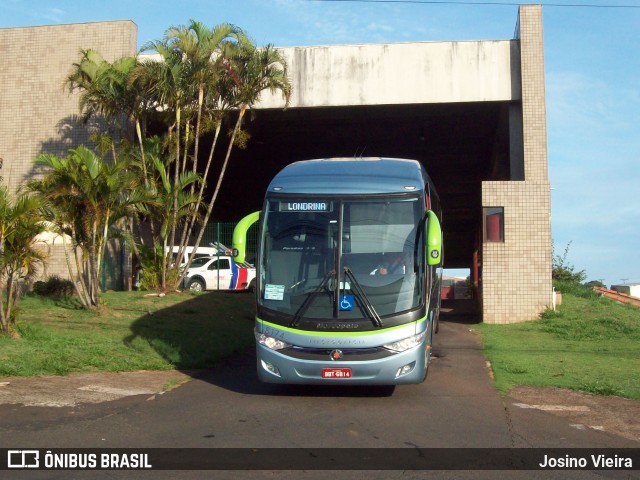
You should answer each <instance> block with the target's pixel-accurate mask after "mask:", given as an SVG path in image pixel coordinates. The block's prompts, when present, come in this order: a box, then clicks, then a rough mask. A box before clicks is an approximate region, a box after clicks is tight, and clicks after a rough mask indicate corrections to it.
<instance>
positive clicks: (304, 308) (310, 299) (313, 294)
mask: <svg viewBox="0 0 640 480" xmlns="http://www.w3.org/2000/svg"><path fill="white" fill-rule="evenodd" d="M335 276H336V272H335V270H331V271H330V272H327V274H326V275H325V276H324V277H323V278H322V281H321V282H320V284H319V285H318V286H317V287H316V288H315V289H314V290H313V291H312V292H311V293H309V295H307V298H305V299H304V302H302V305H300V307H299V308H298V310H297V311H296V313H295V315H294V316H293V320H291V322H289V326H290V327H295V326H296V325H297V323H298V322H299V321H300V319H301V318H302V315H304V312H306V311H307V308H309V307H310V306H311V304H312V303H313V301H314V300H315V298H316V296H317V295H318V294H319V293H321V292H322V290H324V288H325V286H326V285H327V283H328V282H329V280H330V279H331V278H333V277H335Z"/></svg>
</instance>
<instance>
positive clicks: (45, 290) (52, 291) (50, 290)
mask: <svg viewBox="0 0 640 480" xmlns="http://www.w3.org/2000/svg"><path fill="white" fill-rule="evenodd" d="M74 292H75V288H74V287H73V282H72V281H71V280H69V279H67V278H62V277H60V276H58V275H51V276H50V277H49V278H47V280H46V281H44V282H43V281H38V282H35V283H34V284H33V293H35V294H36V295H40V296H43V297H70V296H72V295H73V294H74Z"/></svg>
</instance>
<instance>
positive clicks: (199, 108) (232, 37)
mask: <svg viewBox="0 0 640 480" xmlns="http://www.w3.org/2000/svg"><path fill="white" fill-rule="evenodd" d="M142 50H143V51H154V52H156V53H158V54H159V56H160V57H161V61H137V60H135V59H132V58H128V57H125V58H123V59H119V60H116V61H114V62H113V63H109V62H106V61H104V59H102V57H100V56H99V55H97V54H96V52H93V51H90V50H87V51H83V52H82V54H83V56H82V58H81V60H80V62H79V63H77V64H74V68H73V70H72V72H71V74H70V75H69V77H68V78H67V85H68V86H69V88H70V90H72V91H73V90H80V92H81V95H80V106H81V108H82V110H83V112H84V114H85V116H87V115H88V116H92V115H98V114H99V115H102V116H104V118H105V119H107V120H108V121H109V122H110V124H111V125H117V124H118V122H119V121H120V120H121V119H123V118H124V119H129V120H130V121H131V120H133V121H135V123H136V133H137V140H138V143H139V147H140V152H141V155H140V159H141V161H140V164H141V166H142V169H143V175H142V176H143V179H144V184H145V186H146V187H147V189H149V190H152V189H154V188H155V189H156V191H157V192H161V193H162V194H163V195H164V194H166V193H167V191H168V192H170V194H171V195H172V204H171V206H170V208H169V209H167V208H164V207H167V205H166V202H165V201H166V198H163V199H161V203H162V204H163V205H164V207H163V208H157V209H155V210H154V211H153V214H154V215H153V216H150V217H149V220H150V226H151V230H152V235H153V237H154V240H156V241H157V243H162V244H163V245H165V246H166V247H167V248H165V249H164V252H165V255H166V258H165V259H164V261H163V262H164V267H163V268H162V272H163V275H165V274H166V271H167V268H166V266H167V264H168V256H169V254H170V252H172V251H173V248H174V247H175V246H176V245H178V246H179V248H180V253H183V252H184V249H185V247H186V245H187V242H188V241H189V239H190V238H191V236H192V232H193V231H194V228H196V226H197V225H200V224H201V223H202V224H206V222H207V221H208V220H209V218H210V216H211V213H212V210H213V206H214V204H215V201H216V199H217V196H218V193H219V191H220V186H221V184H222V180H223V178H224V174H225V172H226V169H227V166H228V164H229V159H230V156H231V152H232V149H233V147H234V146H235V145H236V144H238V143H241V140H242V141H246V139H247V138H248V136H247V135H245V134H244V132H243V130H242V124H243V119H244V116H245V113H246V111H247V110H248V109H249V108H251V107H252V106H253V105H254V104H255V103H256V102H257V101H258V99H259V96H260V94H261V92H262V91H264V90H267V89H269V90H271V91H272V92H276V91H278V90H279V91H281V92H282V94H283V96H284V98H285V100H286V103H287V104H288V100H289V97H290V94H291V84H290V82H289V80H288V78H287V68H286V63H285V61H284V58H283V57H282V56H281V55H280V53H279V52H278V51H277V50H276V49H274V48H273V47H272V46H270V45H269V46H267V47H265V48H262V49H259V48H256V46H255V45H254V43H253V42H252V41H251V40H250V39H249V38H248V36H247V35H246V34H245V33H244V32H243V31H242V30H241V29H239V28H238V27H236V26H233V25H230V24H220V25H217V26H215V27H213V28H208V27H207V26H205V25H204V24H202V23H200V22H196V21H194V20H191V21H190V23H189V24H188V25H187V26H179V27H171V28H169V29H168V30H167V31H166V32H165V35H164V37H163V39H162V40H159V41H153V42H149V43H147V44H146V45H145V46H144V47H143V49H142ZM152 115H153V116H154V117H155V118H156V119H161V120H163V121H164V122H165V125H166V134H165V141H164V142H163V145H164V149H163V151H162V152H161V154H160V155H156V159H157V158H162V159H163V171H160V170H159V169H158V165H157V162H156V160H153V159H147V158H146V152H145V149H146V147H145V145H146V139H145V138H144V131H145V127H144V120H145V119H147V118H149V117H150V116H152ZM227 117H232V118H234V119H235V120H234V121H233V127H231V128H230V142H229V145H228V147H227V151H226V154H225V155H224V160H223V164H222V166H221V170H222V173H221V174H220V176H219V178H218V179H217V181H216V184H215V189H214V191H213V194H212V197H211V198H210V199H209V200H205V189H206V187H207V177H208V174H209V171H210V168H211V166H212V162H213V158H214V151H215V149H216V146H217V144H218V140H219V137H220V133H221V131H222V127H223V125H224V122H225V119H226V118H227ZM210 132H213V140H212V142H211V146H210V148H209V154H208V156H207V160H206V162H205V166H204V171H203V174H202V175H197V173H198V158H199V156H200V148H201V139H202V138H203V136H204V135H205V134H207V133H210ZM111 145H112V151H113V156H114V158H117V157H116V148H115V144H114V143H112V144H111ZM149 170H153V172H151V173H149V172H148V171H149ZM187 172H190V173H191V177H185V174H186V173H187ZM151 176H155V178H154V179H151ZM159 177H163V178H165V179H166V180H168V181H169V182H170V183H171V187H170V188H169V189H168V190H167V189H166V185H165V184H164V183H162V181H160V183H158V179H159ZM151 182H156V183H155V185H152V184H151ZM184 189H186V190H187V192H188V193H185V191H184ZM187 198H188V200H187ZM193 199H195V202H193ZM185 202H186V203H185ZM205 204H206V206H207V208H206V213H205V216H204V219H202V218H201V216H200V213H201V210H202V208H201V206H202V205H205ZM164 215H168V216H169V217H170V218H167V217H164ZM156 216H158V217H156ZM156 223H158V224H160V225H161V226H162V227H161V231H160V232H157V231H156V230H155V227H156ZM166 226H168V228H169V231H168V236H167V235H166V234H167V231H166V230H164V227H166ZM203 232H204V228H201V229H200V232H199V235H198V240H197V244H199V242H200V241H201V238H202V235H203ZM193 258H195V251H194V252H193V253H192V255H191V256H190V258H189V262H188V264H187V267H188V266H189V265H190V264H191V261H192V260H193ZM181 280H182V278H179V279H178V280H177V283H176V284H175V285H172V286H171V287H170V288H177V287H178V286H179V284H180V281H181ZM160 283H161V284H162V285H163V288H169V286H168V285H167V283H166V279H163V280H162V282H160Z"/></svg>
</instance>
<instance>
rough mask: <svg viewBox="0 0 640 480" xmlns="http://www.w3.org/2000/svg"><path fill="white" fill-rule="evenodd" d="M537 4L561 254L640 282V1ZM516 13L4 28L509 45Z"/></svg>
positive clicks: (382, 10) (209, 9)
mask: <svg viewBox="0 0 640 480" xmlns="http://www.w3.org/2000/svg"><path fill="white" fill-rule="evenodd" d="M521 3H527V2H521ZM533 3H541V4H542V5H543V22H544V23H543V25H544V27H543V29H544V42H545V45H544V49H545V79H546V95H547V131H548V152H549V177H550V182H551V188H552V192H551V201H552V237H553V242H554V251H555V254H556V255H563V253H564V251H565V249H566V248H567V246H569V249H568V255H567V257H566V262H567V263H568V264H570V265H573V266H574V268H575V270H576V271H579V270H585V271H586V274H587V280H599V281H602V282H603V283H605V284H606V285H611V284H620V283H625V282H626V283H632V282H640V252H638V250H639V249H640V168H638V167H639V163H638V160H639V156H640V135H639V134H638V133H639V132H638V130H639V127H640V0H636V1H632V0H613V1H607V0H550V1H546V0H541V1H538V2H533ZM517 14H518V6H517V3H516V2H509V1H507V0H504V1H500V0H496V1H481V0H468V1H457V0H451V1H450V2H442V1H429V0H410V1H398V2H394V1H392V0H389V1H384V2H380V1H342V0H337V1H331V0H329V1H327V0H233V1H231V0H208V1H206V0H191V1H185V0H173V1H171V2H165V1H164V0H154V1H153V2H152V1H149V0H138V1H135V2H132V1H128V0H127V1H123V0H108V1H100V2H98V1H91V0H82V1H79V0H67V1H65V0H2V2H1V3H0V27H19V26H34V25H50V24H62V23H82V22H94V21H104V20H133V21H134V22H135V23H136V25H137V26H138V44H139V46H142V45H143V44H144V43H146V42H147V41H150V40H159V39H161V38H162V36H163V34H164V32H165V31H166V29H167V28H169V27H171V26H177V25H186V24H188V22H189V20H190V19H194V20H198V21H200V22H202V23H205V24H206V25H209V26H214V25H217V24H219V23H233V24H236V25H238V26H239V27H241V28H243V29H244V30H245V31H246V32H248V33H249V35H250V36H251V37H252V38H253V39H254V40H255V42H256V43H257V44H258V45H265V44H268V43H270V44H273V45H276V46H283V47H284V46H306V45H335V44H350V43H393V42H420V41H448V40H503V39H510V38H513V34H514V30H515V24H516V19H517ZM2 48H5V46H2Z"/></svg>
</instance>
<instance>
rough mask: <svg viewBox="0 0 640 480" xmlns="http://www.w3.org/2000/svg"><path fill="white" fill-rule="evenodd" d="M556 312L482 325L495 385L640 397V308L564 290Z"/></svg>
mask: <svg viewBox="0 0 640 480" xmlns="http://www.w3.org/2000/svg"><path fill="white" fill-rule="evenodd" d="M562 293H563V300H562V305H560V306H559V308H558V310H557V311H556V312H554V311H551V310H549V311H547V312H545V313H544V314H543V316H542V319H540V320H536V321H531V322H526V323H520V324H514V325H485V324H481V325H478V326H477V328H478V330H480V332H481V333H482V335H483V340H484V347H485V355H486V357H487V358H488V359H489V361H490V362H491V365H492V368H493V371H494V376H495V380H496V386H497V387H498V389H499V390H500V391H502V392H507V391H508V390H509V389H510V388H511V387H513V386H515V385H532V386H540V387H562V388H570V389H574V390H580V391H584V392H589V393H593V394H597V395H617V396H621V397H626V398H631V399H636V400H639V399H640V309H638V308H637V307H632V306H629V305H622V304H618V303H617V302H615V301H613V300H610V299H607V298H603V297H600V296H598V295H597V294H595V293H594V292H592V291H590V290H588V289H586V288H584V287H580V286H577V287H574V286H567V285H563V286H562Z"/></svg>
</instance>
